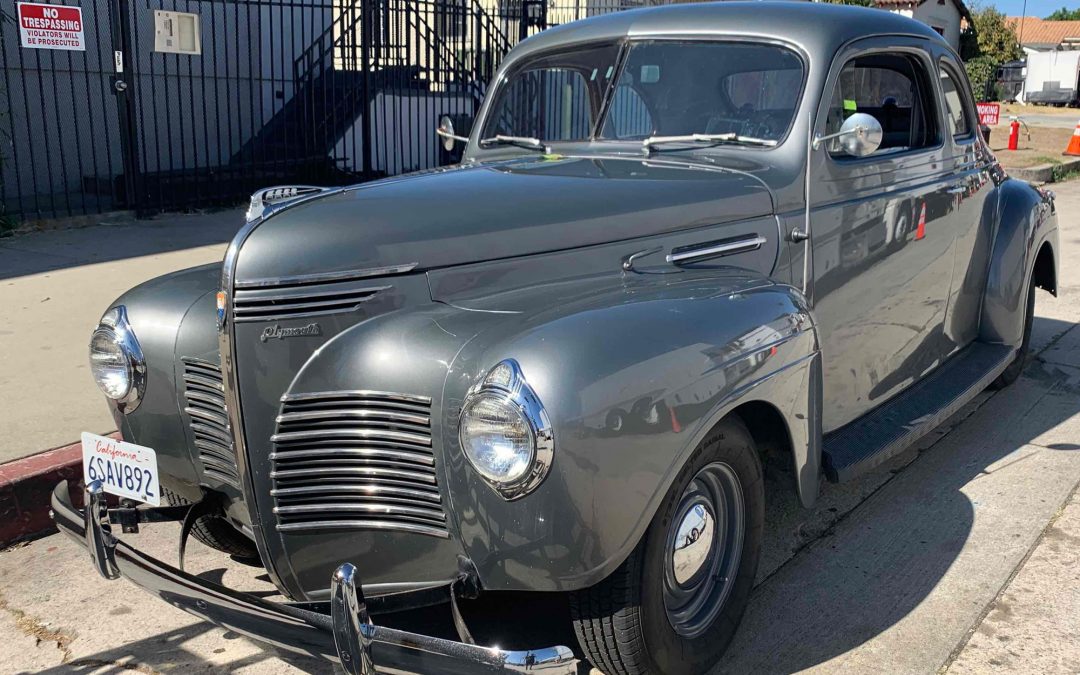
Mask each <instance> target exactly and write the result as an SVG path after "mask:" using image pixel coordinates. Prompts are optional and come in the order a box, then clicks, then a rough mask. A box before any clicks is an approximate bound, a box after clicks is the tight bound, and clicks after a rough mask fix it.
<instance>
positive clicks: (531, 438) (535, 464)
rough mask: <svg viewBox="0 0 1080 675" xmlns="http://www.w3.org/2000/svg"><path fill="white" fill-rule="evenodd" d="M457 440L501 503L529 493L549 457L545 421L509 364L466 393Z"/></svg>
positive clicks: (548, 431)
mask: <svg viewBox="0 0 1080 675" xmlns="http://www.w3.org/2000/svg"><path fill="white" fill-rule="evenodd" d="M458 438H459V440H460V441H461V449H462V451H463V452H464V454H465V457H466V458H467V459H468V460H469V463H470V464H472V466H473V468H474V469H476V471H477V472H478V473H479V474H480V475H481V476H482V477H483V478H484V480H486V481H487V482H488V484H490V485H491V486H492V487H493V488H495V490H496V491H497V492H498V493H499V494H500V495H502V496H503V498H505V499H518V498H520V497H524V496H525V495H527V494H529V493H530V492H532V491H533V490H535V489H536V487H537V486H538V485H540V483H542V482H543V480H544V478H545V477H546V476H547V474H548V471H550V470H551V463H552V461H554V458H555V454H554V451H555V436H554V434H553V432H552V429H551V420H550V419H548V415H547V412H546V411H545V410H544V406H543V404H542V403H540V399H539V397H537V395H536V392H535V391H533V389H532V387H530V386H529V383H528V382H526V381H525V376H524V375H522V373H521V368H520V367H519V366H518V364H517V362H516V361H514V360H513V359H506V360H505V361H501V362H499V363H498V364H496V365H495V367H494V368H492V369H491V370H489V371H488V373H487V375H486V376H485V377H484V378H483V379H482V380H480V382H479V383H477V384H476V386H474V387H473V388H472V389H471V390H470V391H469V394H468V396H467V397H466V398H465V404H464V405H463V406H462V408H461V424H460V426H459V427H458Z"/></svg>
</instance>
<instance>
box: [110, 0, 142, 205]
mask: <svg viewBox="0 0 1080 675" xmlns="http://www.w3.org/2000/svg"><path fill="white" fill-rule="evenodd" d="M112 37H113V55H114V56H113V58H114V63H115V67H114V69H115V71H116V72H115V73H114V75H113V77H112V86H113V93H115V95H116V112H117V120H118V121H119V124H120V129H119V131H120V165H121V168H122V170H123V174H122V178H123V181H124V203H125V205H126V206H127V207H128V208H133V209H135V210H136V212H138V211H139V210H140V206H141V204H140V202H141V200H140V199H139V192H138V190H139V183H140V181H139V158H138V156H137V154H136V149H137V148H138V145H137V141H136V134H135V105H134V101H133V100H132V96H131V94H132V88H131V85H132V83H133V82H134V81H135V60H134V54H135V52H134V50H133V49H132V48H131V7H130V5H129V3H128V0H116V2H115V4H114V5H113V12H112Z"/></svg>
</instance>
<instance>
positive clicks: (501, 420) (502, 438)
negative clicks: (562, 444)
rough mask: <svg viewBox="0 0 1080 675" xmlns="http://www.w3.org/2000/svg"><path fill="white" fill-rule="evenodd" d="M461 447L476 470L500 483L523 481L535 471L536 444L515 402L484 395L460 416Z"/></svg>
mask: <svg viewBox="0 0 1080 675" xmlns="http://www.w3.org/2000/svg"><path fill="white" fill-rule="evenodd" d="M461 446H462V449H464V451H465V455H466V456H467V457H468V458H469V461H470V462H472V464H473V466H474V467H476V470H477V471H479V472H480V473H481V474H482V475H483V476H484V477H485V478H487V479H488V480H491V481H495V482H497V483H513V482H514V481H516V480H520V479H521V478H522V477H523V476H525V474H527V473H528V472H529V469H530V468H531V467H532V463H533V457H534V456H535V454H536V440H535V438H534V437H533V432H532V428H531V427H530V426H529V423H528V421H526V420H525V417H524V416H523V415H522V413H521V411H520V410H519V409H518V407H517V406H515V405H514V404H513V403H512V402H510V401H508V400H506V399H505V398H503V397H499V396H497V395H489V394H484V395H480V396H477V397H475V398H474V399H473V400H472V401H470V402H469V403H468V404H467V405H466V406H465V409H464V410H463V411H462V413H461Z"/></svg>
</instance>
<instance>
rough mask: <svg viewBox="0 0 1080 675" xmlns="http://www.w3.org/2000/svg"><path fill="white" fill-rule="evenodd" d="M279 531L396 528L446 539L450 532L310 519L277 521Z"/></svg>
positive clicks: (388, 523) (407, 525)
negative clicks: (287, 521)
mask: <svg viewBox="0 0 1080 675" xmlns="http://www.w3.org/2000/svg"><path fill="white" fill-rule="evenodd" d="M277 529H278V531H279V532H307V531H311V530H396V531H399V532H413V533H415V534H427V535H431V536H433V537H442V538H443V539H448V538H449V537H450V533H449V532H447V531H446V528H443V527H434V526H431V525H420V524H417V523H409V522H397V521H386V520H366V519H350V520H310V521H304V522H300V523H278V526H277Z"/></svg>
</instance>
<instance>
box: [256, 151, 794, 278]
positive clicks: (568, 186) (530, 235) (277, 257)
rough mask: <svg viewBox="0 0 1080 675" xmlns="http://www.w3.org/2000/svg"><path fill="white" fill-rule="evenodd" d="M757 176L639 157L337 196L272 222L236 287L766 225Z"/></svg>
mask: <svg viewBox="0 0 1080 675" xmlns="http://www.w3.org/2000/svg"><path fill="white" fill-rule="evenodd" d="M772 209H773V201H772V197H771V194H770V192H769V190H768V188H767V187H766V186H765V184H764V183H763V182H762V181H761V180H760V179H758V178H757V177H755V176H753V175H751V174H749V173H746V172H742V171H737V170H734V169H725V168H719V167H713V166H702V165H691V164H686V163H680V162H672V161H666V160H665V161H660V160H654V159H645V158H640V157H639V158H630V157H625V158H612V157H607V158H592V157H590V158H580V157H575V158H566V157H557V158H552V157H550V156H540V155H537V156H528V157H524V158H518V159H514V160H510V161H504V162H498V163H491V164H466V165H461V166H457V167H452V168H450V169H442V170H435V171H430V172H425V173H419V174H413V175H410V176H404V177H401V178H394V179H387V180H382V181H376V182H372V183H366V184H364V185H361V186H358V187H354V188H348V189H344V190H340V191H333V192H330V193H328V194H327V195H325V196H322V197H318V198H315V199H312V200H310V201H306V202H303V203H300V204H297V205H295V206H292V207H289V208H285V209H283V210H282V211H280V212H278V213H277V214H274V215H272V216H270V217H268V218H267V219H266V220H265V221H264V222H263V223H261V224H260V225H259V226H258V227H257V228H256V229H255V230H254V231H253V232H252V233H251V234H250V235H249V237H248V239H247V240H246V242H245V244H244V246H243V249H242V251H241V254H240V256H239V258H238V261H237V269H236V279H237V280H238V281H243V280H247V279H264V278H280V277H291V276H302V275H306V274H318V273H333V272H348V271H354V270H361V269H366V268H375V267H385V266H398V265H411V264H414V263H415V269H418V270H425V269H435V268H440V267H447V266H452V265H459V264H464V263H475V262H482V261H485V260H496V259H501V258H507V257H512V256H524V255H531V254H535V253H545V252H550V251H557V250H564V249H571V248H576V247H581V246H589V245H594V244H601V243H606V242H613V241H619V240H627V239H634V238H637V237H644V236H650V235H657V234H663V233H665V232H671V231H676V230H683V229H688V228H694V227H700V226H705V225H716V224H719V223H725V222H735V221H739V220H743V219H747V218H752V217H758V216H763V215H769V214H770V213H772Z"/></svg>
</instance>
